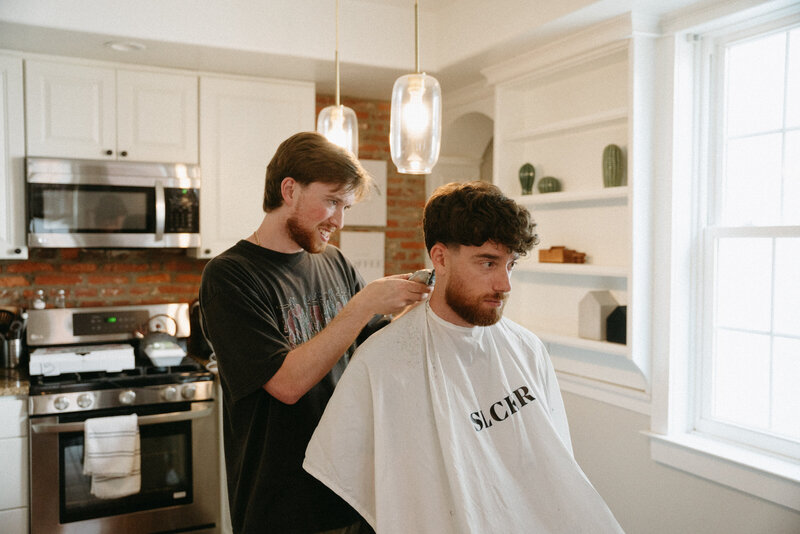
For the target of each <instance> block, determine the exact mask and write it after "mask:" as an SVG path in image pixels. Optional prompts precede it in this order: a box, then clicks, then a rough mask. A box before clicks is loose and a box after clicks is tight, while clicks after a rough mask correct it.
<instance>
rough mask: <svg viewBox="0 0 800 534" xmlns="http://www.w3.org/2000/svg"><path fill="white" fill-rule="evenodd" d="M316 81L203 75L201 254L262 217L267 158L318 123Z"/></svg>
mask: <svg viewBox="0 0 800 534" xmlns="http://www.w3.org/2000/svg"><path fill="white" fill-rule="evenodd" d="M314 106H315V104H314V85H313V84H310V83H300V82H288V81H287V82H282V81H272V80H270V81H250V80H231V79H221V78H211V77H208V78H201V79H200V139H201V143H200V167H201V169H202V173H203V185H202V189H201V192H200V210H201V211H200V233H201V238H202V248H201V249H199V250H197V251H196V254H197V255H198V256H199V257H205V258H208V257H212V256H216V255H217V254H219V253H220V252H222V251H224V250H225V249H227V248H229V247H230V246H231V245H233V244H235V243H236V242H237V241H238V240H239V239H242V238H245V237H247V236H248V235H249V234H251V233H252V232H253V231H254V230H255V229H256V227H257V226H258V225H259V224H260V223H261V219H262V218H263V216H264V212H263V210H262V208H261V206H262V200H263V197H264V177H265V173H266V169H267V164H268V163H269V161H270V160H271V159H272V156H273V154H274V153H275V150H276V149H277V148H278V145H279V144H280V143H281V142H282V141H284V140H285V139H286V138H287V137H289V136H291V135H292V134H295V133H297V132H301V131H310V130H313V129H314V109H315V108H314Z"/></svg>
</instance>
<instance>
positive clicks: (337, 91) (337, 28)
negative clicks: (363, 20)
mask: <svg viewBox="0 0 800 534" xmlns="http://www.w3.org/2000/svg"><path fill="white" fill-rule="evenodd" d="M336 105H337V106H338V105H340V104H339V0H336Z"/></svg>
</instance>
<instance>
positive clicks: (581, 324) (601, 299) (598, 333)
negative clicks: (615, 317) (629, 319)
mask: <svg viewBox="0 0 800 534" xmlns="http://www.w3.org/2000/svg"><path fill="white" fill-rule="evenodd" d="M617 305H618V303H617V301H616V300H615V299H614V297H613V296H612V295H611V293H610V292H609V291H589V292H588V293H587V294H586V296H585V297H583V298H582V299H581V302H580V304H579V305H578V307H579V314H578V336H579V337H582V338H584V339H595V340H597V341H605V340H606V319H608V316H609V315H611V312H613V311H614V308H616V307H617Z"/></svg>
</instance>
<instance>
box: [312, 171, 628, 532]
mask: <svg viewBox="0 0 800 534" xmlns="http://www.w3.org/2000/svg"><path fill="white" fill-rule="evenodd" d="M423 226H424V231H425V244H426V246H427V248H428V253H429V255H430V258H431V261H432V262H433V266H434V268H435V272H436V285H435V287H434V290H433V293H432V295H431V297H430V300H429V301H428V302H427V303H426V304H423V305H419V306H417V307H416V308H414V309H412V310H411V311H409V312H408V313H406V314H405V315H404V316H402V317H400V318H399V319H398V320H397V321H395V322H393V323H392V324H391V325H389V326H387V327H386V328H384V329H383V330H381V331H380V332H379V333H377V334H375V335H373V336H372V337H370V338H369V339H368V340H367V342H366V343H365V344H363V345H362V346H361V347H360V348H359V349H358V351H357V352H356V355H355V356H354V359H353V360H352V361H351V363H350V366H349V367H348V368H347V370H346V371H345V373H344V375H343V376H342V379H341V381H340V382H339V385H338V386H337V387H336V390H335V391H334V394H333V396H332V398H331V400H330V402H329V403H328V406H327V408H326V410H325V413H324V415H323V417H322V421H321V422H320V424H319V426H318V427H317V429H316V431H315V433H314V436H313V437H312V439H311V442H310V443H309V446H308V449H307V450H306V458H305V461H304V464H303V467H304V468H305V469H306V471H308V472H309V473H311V474H312V475H314V476H315V477H316V478H318V479H319V480H320V481H322V482H323V483H324V484H325V485H327V486H329V487H330V488H331V489H332V490H333V491H335V492H336V493H337V494H339V495H340V496H341V497H342V498H343V499H345V500H346V501H347V502H349V503H350V504H351V505H352V506H353V507H354V508H355V509H356V510H358V512H359V513H360V514H361V515H362V516H363V517H364V518H365V519H366V520H367V521H368V522H369V523H370V524H371V525H372V527H373V528H375V530H376V532H377V533H378V534H384V533H389V532H397V533H408V532H414V533H427V532H430V533H437V534H440V533H454V534H465V533H476V534H490V533H503V534H506V533H517V532H519V533H522V532H524V533H528V532H546V533H553V532H563V533H570V534H574V533H578V532H591V533H593V534H594V533H601V532H602V533H605V532H621V531H622V529H621V528H620V526H619V524H618V523H617V521H616V520H615V519H614V516H613V515H612V513H611V511H610V510H609V509H608V507H607V506H606V504H605V502H603V499H602V498H601V497H600V495H599V494H598V493H597V491H595V489H594V488H593V487H592V485H591V483H590V482H589V480H588V479H587V478H586V476H585V475H584V473H583V471H582V470H581V468H580V467H579V466H578V464H577V463H576V461H575V459H574V457H573V454H572V442H571V440H570V435H569V427H568V426H567V418H566V413H565V411H564V405H563V402H562V399H561V393H560V391H559V389H558V384H557V382H556V377H555V373H554V371H553V367H552V364H551V362H550V359H549V356H548V354H547V352H546V350H545V348H544V346H543V345H542V342H541V341H540V340H539V338H537V337H536V336H535V335H534V334H532V333H531V332H529V331H528V330H526V329H524V328H522V327H521V326H519V325H518V324H516V323H514V322H512V321H511V320H509V319H507V318H503V317H502V313H503V306H504V304H505V301H506V298H507V297H508V295H509V292H510V291H511V283H510V275H511V271H512V269H513V267H514V264H515V262H516V261H517V259H518V257H519V256H520V255H523V254H526V253H527V252H528V251H530V249H531V248H532V247H533V246H534V245H535V244H537V243H538V236H537V235H536V234H535V233H534V231H535V226H536V225H535V223H534V222H533V221H532V220H531V217H530V214H529V213H528V211H527V210H526V209H525V208H523V207H521V206H518V205H517V204H516V203H515V202H514V201H513V200H511V199H509V198H507V197H505V196H503V194H502V193H501V192H500V190H499V189H497V188H496V187H495V186H492V185H490V184H487V183H483V182H471V183H467V184H448V185H446V186H443V187H440V188H439V189H437V190H436V191H435V192H434V194H433V195H432V196H431V198H430V200H429V201H428V203H427V205H426V206H425V214H424V220H423Z"/></svg>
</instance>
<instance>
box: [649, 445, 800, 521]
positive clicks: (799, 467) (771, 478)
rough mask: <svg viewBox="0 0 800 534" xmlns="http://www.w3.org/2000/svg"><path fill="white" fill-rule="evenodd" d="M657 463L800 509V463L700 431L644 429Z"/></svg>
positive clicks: (651, 453)
mask: <svg viewBox="0 0 800 534" xmlns="http://www.w3.org/2000/svg"><path fill="white" fill-rule="evenodd" d="M644 434H646V435H647V436H649V437H650V455H651V457H652V459H653V460H655V461H656V462H659V463H662V464H665V465H668V466H670V467H674V468H676V469H680V470H682V471H686V472H688V473H691V474H693V475H696V476H699V477H702V478H705V479H708V480H711V481H714V482H717V483H718V484H723V485H725V486H729V487H731V488H735V489H737V490H739V491H743V492H745V493H749V494H751V495H755V496H756V497H760V498H762V499H765V500H768V501H771V502H774V503H777V504H780V505H782V506H786V507H787V508H791V509H792V510H796V511H800V464H798V463H797V462H793V461H791V460H788V459H781V458H777V457H774V456H769V455H767V454H765V453H760V452H758V451H755V450H752V449H746V448H744V447H741V446H737V445H733V444H730V443H726V442H723V441H719V440H715V439H711V438H708V437H704V436H701V435H697V434H682V435H675V436H667V435H663V434H655V433H652V432H645V433H644Z"/></svg>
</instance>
